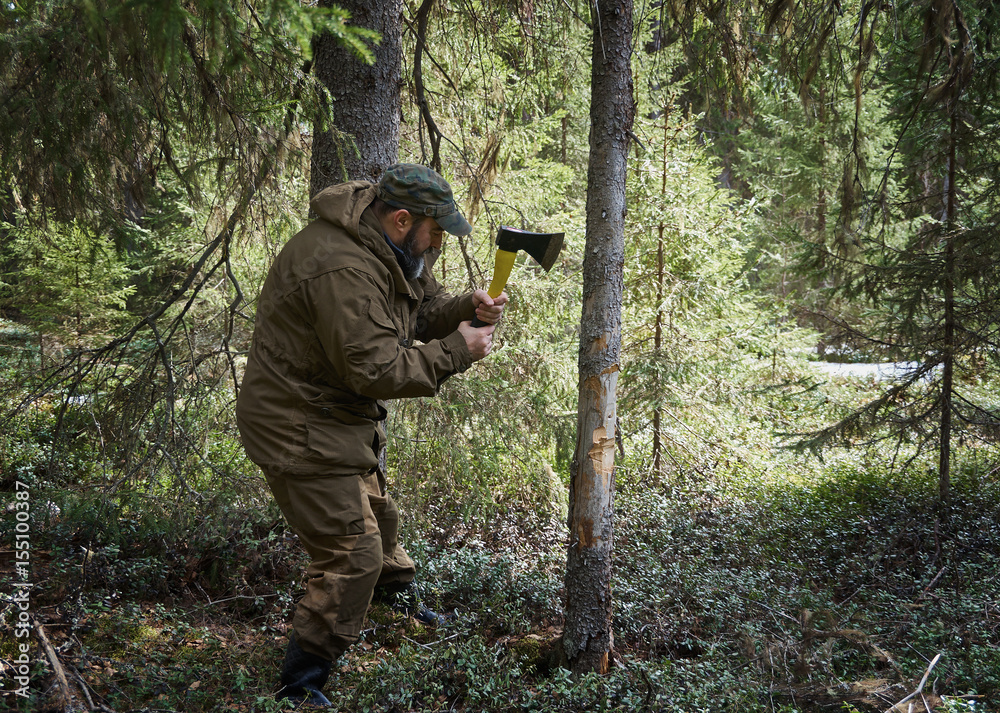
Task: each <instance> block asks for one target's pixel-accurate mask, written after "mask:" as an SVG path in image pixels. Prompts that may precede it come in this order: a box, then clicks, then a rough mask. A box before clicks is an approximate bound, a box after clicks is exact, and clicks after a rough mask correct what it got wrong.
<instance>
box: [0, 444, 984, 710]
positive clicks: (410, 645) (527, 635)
mask: <svg viewBox="0 0 1000 713" xmlns="http://www.w3.org/2000/svg"><path fill="white" fill-rule="evenodd" d="M704 485H705V487H698V486H697V484H693V485H692V484H688V486H687V487H686V489H685V492H686V496H685V497H683V498H680V497H677V496H676V495H675V494H672V493H671V492H670V491H669V489H668V488H666V487H662V486H656V485H653V484H651V483H650V482H646V480H644V479H643V478H639V477H629V476H628V474H627V471H625V472H623V477H622V479H621V481H620V482H619V492H618V499H617V512H616V522H617V526H616V557H615V569H614V582H613V590H614V598H615V606H616V609H615V620H614V626H615V637H616V638H615V642H616V656H615V660H614V666H613V668H612V671H611V673H610V674H609V675H608V676H606V677H584V678H580V679H576V680H574V679H573V678H572V677H571V676H570V675H569V674H568V672H567V671H566V670H565V668H564V666H565V661H564V659H563V658H562V655H561V649H560V645H559V634H560V631H561V625H562V609H561V597H562V593H561V587H562V562H563V558H564V552H565V545H566V541H565V531H564V528H563V527H562V525H561V524H560V523H559V522H554V521H552V520H551V519H546V518H545V517H544V516H540V515H539V514H538V513H532V514H523V513H517V512H515V511H506V512H504V513H494V514H493V515H491V516H489V517H486V516H485V515H484V517H483V520H482V521H481V522H479V523H478V524H477V525H476V526H475V527H470V526H468V525H467V526H466V527H465V529H462V526H461V523H459V522H453V523H445V522H442V523H439V524H440V525H442V526H444V527H443V530H442V528H440V527H439V528H436V529H435V530H433V531H431V532H427V531H424V532H418V531H414V529H413V528H412V527H411V528H410V531H408V532H407V545H408V548H409V550H410V552H411V554H412V555H413V556H414V558H415V559H416V560H417V562H418V563H419V565H420V567H421V582H422V589H423V592H424V595H425V598H426V600H427V602H428V604H430V605H431V606H433V607H437V608H438V609H440V610H444V611H447V612H451V613H454V614H455V619H454V620H453V621H452V622H451V623H449V624H448V625H446V626H445V627H443V628H441V629H439V630H431V629H426V628H424V627H422V626H420V625H419V624H417V623H416V622H415V621H413V620H408V619H406V618H405V617H404V616H402V615H400V614H397V613H395V612H393V611H392V610H389V609H387V608H384V607H379V606H373V608H372V610H371V612H370V616H369V624H368V628H366V630H365V632H364V634H363V637H362V640H361V641H360V642H359V643H358V644H357V645H356V646H355V647H353V648H352V649H351V650H350V651H349V653H348V654H347V655H346V656H345V657H344V658H343V659H341V661H340V662H338V666H337V668H336V669H335V672H334V675H333V678H332V679H331V683H330V686H329V690H330V692H331V700H333V701H334V704H335V706H336V708H337V709H338V710H343V711H368V710H370V711H443V710H462V711H578V710H606V711H647V710H648V711H776V710H784V711H795V710H801V711H818V710H824V709H826V710H829V709H831V707H832V706H837V705H845V706H852V707H853V708H854V709H855V710H858V711H874V710H885V709H887V708H889V707H890V706H891V705H892V704H893V703H894V702H895V701H898V700H901V699H902V698H903V697H904V696H905V695H907V693H908V692H911V691H912V690H913V689H914V688H915V686H916V682H917V681H919V679H920V678H921V676H922V675H923V673H924V672H925V671H926V670H927V669H928V666H929V664H930V662H931V660H932V659H933V658H934V657H935V656H937V655H938V654H940V659H939V661H938V662H937V664H936V666H935V667H934V669H933V671H932V677H931V683H932V684H933V692H932V689H931V687H930V686H931V684H928V693H929V694H931V695H933V696H934V700H935V701H937V702H938V705H942V706H945V705H946V706H950V709H951V710H991V706H993V705H994V703H995V701H996V700H997V699H998V696H1000V634H998V627H1000V601H998V600H997V595H996V592H997V590H998V581H997V577H998V574H997V572H998V571H1000V568H998V564H1000V562H998V555H1000V527H998V524H997V523H998V522H1000V512H998V503H1000V497H998V496H1000V492H998V491H1000V484H998V482H997V479H996V476H995V474H992V473H988V472H982V471H977V470H976V469H975V468H974V467H971V466H970V467H969V468H965V469H963V470H960V471H959V472H958V473H957V474H956V478H955V483H954V487H953V490H954V498H955V500H954V503H953V507H952V509H951V511H950V513H949V516H948V517H947V518H946V519H944V518H941V517H940V515H939V513H937V512H936V511H935V509H934V507H933V505H932V503H933V498H934V492H935V491H934V488H935V482H934V478H933V477H932V476H930V475H921V473H920V472H912V473H910V474H909V475H908V476H906V477H903V476H892V475H890V474H888V473H885V472H880V471H878V470H877V469H873V468H870V467H867V466H866V467H863V468H859V467H856V464H855V465H853V466H852V464H851V462H850V461H847V460H843V461H841V462H839V463H832V464H830V465H829V466H828V467H826V468H825V469H824V470H823V471H822V472H821V473H820V474H819V475H818V476H817V477H815V478H813V479H812V480H811V481H810V482H809V483H808V484H805V483H803V484H802V485H799V486H796V487H788V486H786V487H783V488H778V487H771V488H767V489H762V490H760V491H759V492H758V493H757V494H756V495H755V496H749V495H747V494H745V493H739V494H737V492H738V491H737V490H732V491H727V490H726V489H725V488H720V487H718V486H719V484H713V485H712V486H711V487H708V485H709V484H707V483H706V484H704ZM727 492H728V494H727ZM33 497H35V498H39V499H40V498H43V497H44V498H45V499H46V500H47V501H49V502H52V503H53V504H56V502H57V501H58V508H59V513H60V514H59V515H52V514H48V515H46V516H45V518H44V521H42V520H41V519H40V520H39V521H38V527H37V528H36V531H35V535H34V536H35V539H34V540H33V546H34V547H35V548H36V550H35V554H36V559H35V562H36V567H37V568H38V569H36V570H35V574H34V576H36V577H37V578H38V579H37V581H38V582H39V585H38V587H37V589H36V590H35V592H34V593H33V607H35V612H36V620H37V622H38V623H39V625H40V626H42V627H43V628H44V629H46V630H47V631H48V636H49V637H50V638H51V640H52V642H53V645H54V646H55V647H56V649H57V650H58V651H59V652H60V657H61V660H62V662H63V664H64V665H65V666H66V667H67V669H68V670H71V671H72V676H71V678H74V679H75V676H76V675H77V674H79V676H80V677H81V679H82V680H84V681H86V683H87V687H88V690H89V692H90V695H91V696H92V697H93V698H94V699H95V700H98V701H101V702H103V703H102V704H103V705H106V706H107V707H109V708H111V709H112V710H116V711H125V710H144V709H159V710H177V711H209V710H232V711H250V710H254V711H256V710H273V709H274V708H275V704H274V703H273V701H272V699H271V698H270V696H271V693H272V692H273V690H274V688H275V684H276V681H277V675H278V668H279V665H280V660H281V657H282V653H283V649H284V645H285V641H286V634H287V621H288V616H289V613H290V610H291V607H292V605H293V600H294V598H295V597H297V596H298V595H299V594H301V592H302V588H301V574H302V568H303V566H304V564H305V560H304V556H303V554H302V552H301V550H300V549H299V548H298V546H297V544H296V542H295V538H294V536H293V535H292V534H291V533H289V532H288V531H287V529H286V528H285V526H284V524H283V523H282V522H281V520H280V518H279V517H278V516H277V513H276V511H274V509H273V506H271V505H270V504H269V503H267V501H266V500H263V499H262V500H261V504H260V507H259V508H254V509H248V510H243V511H234V510H233V509H228V510H227V509H226V508H224V507H222V506H221V501H220V502H216V503H207V504H205V505H204V507H203V508H199V509H198V511H197V514H198V516H199V519H197V520H194V519H192V520H188V521H184V522H181V521H179V520H178V519H176V518H164V517H150V516H148V515H146V516H144V515H143V514H142V513H141V511H140V509H138V508H135V507H134V506H133V505H134V504H133V503H131V502H129V501H127V500H124V501H118V500H115V501H111V500H102V499H101V498H100V497H99V496H97V495H95V494H93V493H86V492H72V493H70V492H62V493H56V492H52V493H44V494H43V493H41V492H36V493H34V494H33ZM190 514H192V515H193V514H194V513H190ZM111 523H114V524H113V526H112V525H111ZM9 524H10V523H9V522H7V523H5V526H4V529H3V532H2V533H0V535H2V536H3V537H4V538H5V540H6V539H9V538H10V537H11V530H10V526H9ZM490 526H493V527H496V528H497V529H498V530H499V531H502V532H505V533H506V536H505V538H504V539H495V538H489V537H485V538H482V537H479V534H482V532H484V531H485V530H486V528H487V527H490ZM442 531H444V532H447V533H451V534H454V533H456V532H459V531H463V532H465V533H466V535H465V537H464V539H463V540H462V541H460V542H456V541H449V540H448V537H447V536H442V534H441V533H442ZM517 533H520V534H521V536H520V537H516V535H517ZM540 533H544V534H545V537H541V536H540ZM511 538H515V539H511ZM4 607H5V609H6V611H5V612H4V616H5V617H7V618H9V617H10V615H11V611H10V609H11V604H10V603H9V602H8V603H7V604H5V605H4ZM3 657H4V659H5V660H9V659H10V657H11V652H10V651H6V650H5V651H4V654H3ZM38 661H39V662H38V663H36V664H35V669H34V672H33V674H32V675H33V677H34V680H35V681H37V682H38V683H40V682H42V681H46V682H47V683H48V685H49V686H51V678H50V672H49V671H48V670H47V668H48V667H47V666H45V665H44V664H42V663H40V659H38ZM35 695H36V699H35V700H33V701H30V700H29V701H24V700H20V699H14V698H13V697H11V696H9V695H8V696H7V697H6V703H7V704H8V705H10V706H11V707H12V708H14V709H19V710H34V709H36V706H39V705H41V701H42V698H44V697H45V696H47V695H51V688H50V689H49V690H48V692H47V693H46V692H45V691H44V689H42V688H41V687H37V686H36V688H35Z"/></svg>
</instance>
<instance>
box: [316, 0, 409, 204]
mask: <svg viewBox="0 0 1000 713" xmlns="http://www.w3.org/2000/svg"><path fill="white" fill-rule="evenodd" d="M321 4H322V5H325V6H328V5H329V4H330V0H323V1H322V2H321ZM336 4H337V5H339V6H340V7H342V8H345V9H346V10H349V11H350V13H351V24H353V25H359V26H361V27H366V28H368V29H371V30H375V31H376V32H378V33H379V34H380V35H381V36H382V41H381V42H380V43H379V44H378V45H377V46H376V47H375V48H374V49H375V64H373V65H368V64H365V63H364V62H363V61H362V60H360V59H359V58H358V57H357V56H355V55H354V54H353V53H351V51H350V50H348V49H346V48H344V47H341V46H340V45H339V44H338V43H337V42H336V40H335V39H334V38H333V37H331V36H330V35H321V36H319V37H317V38H316V39H315V40H314V44H313V64H314V69H313V71H315V72H316V76H317V78H319V80H320V81H321V82H323V84H324V85H326V87H327V88H328V89H329V90H330V94H331V95H332V96H333V99H334V102H333V106H331V107H330V112H329V115H328V117H327V118H328V121H322V120H321V121H317V122H316V127H315V131H314V136H313V146H312V176H311V179H310V195H314V194H316V193H317V192H319V191H321V190H323V189H324V188H326V187H327V186H330V185H333V184H334V183H340V182H342V181H345V180H358V179H364V180H369V181H374V180H377V179H378V177H379V176H380V175H382V172H383V171H384V170H385V169H386V168H387V167H388V166H391V165H392V164H394V163H396V161H397V159H398V156H399V116H400V88H401V84H400V67H401V65H402V52H403V46H402V40H401V28H402V17H403V5H402V1H401V0H336ZM331 124H332V126H331Z"/></svg>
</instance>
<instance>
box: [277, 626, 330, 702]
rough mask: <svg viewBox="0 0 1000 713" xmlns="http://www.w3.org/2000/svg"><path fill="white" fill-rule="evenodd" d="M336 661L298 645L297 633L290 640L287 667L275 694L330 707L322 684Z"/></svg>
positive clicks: (286, 653)
mask: <svg viewBox="0 0 1000 713" xmlns="http://www.w3.org/2000/svg"><path fill="white" fill-rule="evenodd" d="M331 668H333V662H332V661H328V660H326V659H325V658H323V657H322V656H316V655H315V654H310V653H309V652H307V651H303V650H302V649H301V648H299V645H298V643H297V642H296V641H295V634H292V636H291V637H290V638H289V639H288V650H287V651H286V652H285V666H284V668H283V669H282V671H281V690H279V691H278V692H277V693H275V694H274V697H275V698H276V699H277V700H279V701H289V702H291V703H294V704H295V706H296V707H298V706H300V705H311V706H329V705H331V703H330V700H329V699H328V698H327V697H326V696H324V695H323V691H322V689H323V686H324V685H326V679H327V678H329V676H330V669H331Z"/></svg>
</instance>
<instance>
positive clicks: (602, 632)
mask: <svg viewBox="0 0 1000 713" xmlns="http://www.w3.org/2000/svg"><path fill="white" fill-rule="evenodd" d="M592 25H593V28H594V48H593V67H592V72H591V81H592V84H591V109H590V120H591V127H590V164H589V168H588V171H587V242H586V255H585V257H584V262H583V295H584V298H583V314H582V317H581V322H580V355H579V365H580V366H579V368H580V375H579V379H580V381H579V384H580V401H579V407H578V415H577V446H576V453H575V455H574V458H573V465H572V468H571V482H570V513H569V531H570V544H569V553H568V557H567V562H566V627H565V631H564V638H563V644H564V647H565V650H566V656H567V658H568V659H569V661H570V666H571V668H572V670H573V672H574V673H576V674H581V673H586V672H589V671H597V672H600V673H606V672H607V670H608V662H609V658H610V654H611V651H612V648H613V646H614V635H613V633H612V629H611V613H612V606H611V548H612V541H613V537H612V535H613V532H612V528H613V522H612V513H613V499H614V461H615V430H616V428H617V415H616V405H617V382H618V371H619V353H620V349H621V307H622V289H623V282H624V275H623V268H624V263H625V238H624V235H625V178H626V168H627V165H626V159H627V153H628V142H629V135H630V132H631V127H632V119H633V116H634V113H635V106H634V101H633V96H632V73H631V62H630V55H631V51H632V3H631V0H615V1H614V2H601V3H598V4H595V7H594V10H593V22H592Z"/></svg>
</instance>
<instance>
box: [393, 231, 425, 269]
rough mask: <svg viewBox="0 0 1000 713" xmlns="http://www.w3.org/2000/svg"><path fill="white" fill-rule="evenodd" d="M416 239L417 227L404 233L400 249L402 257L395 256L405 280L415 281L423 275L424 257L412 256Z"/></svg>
mask: <svg viewBox="0 0 1000 713" xmlns="http://www.w3.org/2000/svg"><path fill="white" fill-rule="evenodd" d="M416 238H417V226H416V225H414V226H412V227H411V228H410V229H409V230H408V231H406V236H405V237H404V238H403V245H402V246H401V247H400V250H402V251H403V254H402V257H399V255H397V256H396V257H399V266H400V267H401V268H403V276H404V277H405V278H406V279H407V280H416V279H417V278H418V277H420V276H421V275H422V274H424V256H423V255H414V254H413V248H414V245H415V243H416V242H417V240H416Z"/></svg>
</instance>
